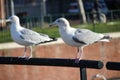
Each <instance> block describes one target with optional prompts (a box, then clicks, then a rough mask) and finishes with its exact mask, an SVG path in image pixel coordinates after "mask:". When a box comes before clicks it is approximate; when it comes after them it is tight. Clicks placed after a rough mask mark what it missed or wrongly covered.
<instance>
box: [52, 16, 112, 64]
mask: <svg viewBox="0 0 120 80" xmlns="http://www.w3.org/2000/svg"><path fill="white" fill-rule="evenodd" d="M50 26H58V27H59V33H60V35H61V38H62V39H63V41H64V42H65V43H66V44H68V45H70V46H74V47H77V49H78V52H77V56H76V58H75V63H79V61H80V60H81V59H82V53H83V48H84V47H85V46H87V45H90V44H93V43H95V42H99V41H103V42H109V39H110V36H108V35H103V34H101V33H95V32H93V31H90V30H88V29H77V28H73V27H71V26H70V23H69V22H68V20H67V19H65V18H58V19H56V20H55V21H54V22H52V23H50Z"/></svg>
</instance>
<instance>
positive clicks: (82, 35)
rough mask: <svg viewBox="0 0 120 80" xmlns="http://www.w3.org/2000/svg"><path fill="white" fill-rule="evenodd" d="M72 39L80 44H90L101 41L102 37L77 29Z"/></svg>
mask: <svg viewBox="0 0 120 80" xmlns="http://www.w3.org/2000/svg"><path fill="white" fill-rule="evenodd" d="M73 37H74V38H75V39H77V40H78V41H80V42H84V43H86V44H92V43H94V42H97V41H99V40H100V39H102V38H103V37H104V35H102V34H99V33H95V32H92V31H90V30H87V29H77V30H76V31H75V34H74V36H73Z"/></svg>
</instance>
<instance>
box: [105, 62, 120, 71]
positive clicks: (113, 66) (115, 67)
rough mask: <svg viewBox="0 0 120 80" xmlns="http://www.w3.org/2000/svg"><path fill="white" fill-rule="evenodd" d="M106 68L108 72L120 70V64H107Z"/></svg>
mask: <svg viewBox="0 0 120 80" xmlns="http://www.w3.org/2000/svg"><path fill="white" fill-rule="evenodd" d="M106 67H107V69H108V70H120V62H107V64H106Z"/></svg>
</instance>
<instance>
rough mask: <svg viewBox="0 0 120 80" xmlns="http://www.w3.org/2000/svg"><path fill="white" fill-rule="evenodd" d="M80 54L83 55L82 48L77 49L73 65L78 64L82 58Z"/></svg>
mask: <svg viewBox="0 0 120 80" xmlns="http://www.w3.org/2000/svg"><path fill="white" fill-rule="evenodd" d="M82 53H83V47H79V48H78V53H77V57H76V59H75V63H79V61H80V60H81V58H82Z"/></svg>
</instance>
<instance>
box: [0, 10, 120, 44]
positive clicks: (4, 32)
mask: <svg viewBox="0 0 120 80" xmlns="http://www.w3.org/2000/svg"><path fill="white" fill-rule="evenodd" d="M59 17H65V18H67V19H68V20H70V21H71V23H72V24H73V25H79V24H80V23H82V20H81V16H80V15H78V14H56V15H52V14H49V15H46V16H44V18H43V19H42V18H41V17H34V16H33V17H20V22H21V25H23V26H25V27H27V28H34V27H45V26H48V24H49V23H50V22H52V21H54V20H55V19H56V18H59ZM86 17H87V22H88V23H92V19H91V14H90V13H86ZM106 17H107V21H116V20H119V19H120V10H112V11H109V12H108V14H107V15H106ZM93 29H95V28H94V26H93ZM0 36H1V37H0V42H6V41H12V40H11V38H10V32H9V28H8V27H5V28H4V29H1V30H0Z"/></svg>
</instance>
